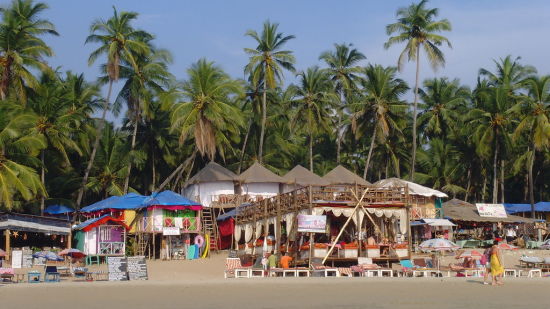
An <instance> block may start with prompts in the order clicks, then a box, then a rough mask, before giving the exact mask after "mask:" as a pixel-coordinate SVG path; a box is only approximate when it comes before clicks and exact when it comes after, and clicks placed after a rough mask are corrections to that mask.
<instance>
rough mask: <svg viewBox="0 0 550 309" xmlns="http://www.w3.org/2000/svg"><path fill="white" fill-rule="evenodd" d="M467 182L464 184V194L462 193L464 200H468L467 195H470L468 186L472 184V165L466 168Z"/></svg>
mask: <svg viewBox="0 0 550 309" xmlns="http://www.w3.org/2000/svg"><path fill="white" fill-rule="evenodd" d="M467 178H468V184H467V185H466V194H465V195H464V202H466V203H467V202H468V197H469V196H470V187H471V184H472V167H470V168H469V169H468V176H467Z"/></svg>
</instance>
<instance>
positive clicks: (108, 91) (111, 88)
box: [76, 79, 113, 209]
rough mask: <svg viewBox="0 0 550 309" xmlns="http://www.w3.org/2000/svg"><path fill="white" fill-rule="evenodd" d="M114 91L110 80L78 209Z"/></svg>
mask: <svg viewBox="0 0 550 309" xmlns="http://www.w3.org/2000/svg"><path fill="white" fill-rule="evenodd" d="M112 90H113V80H112V79H111V80H109V89H108V90H107V98H106V99H105V101H104V102H103V113H102V114H101V121H100V122H99V124H98V125H97V130H96V137H95V141H94V147H93V148H92V153H91V154H90V160H89V161H88V166H87V167H86V171H85V172H84V178H82V183H81V184H80V190H79V191H78V197H77V198H76V208H77V209H79V208H80V204H81V203H82V197H83V196H84V188H85V187H86V184H87V183H88V177H89V176H90V171H91V170H92V166H93V165H94V160H95V155H96V153H97V148H99V141H100V140H101V134H102V133H103V128H104V127H105V118H106V117H107V110H109V100H110V99H111V91H112Z"/></svg>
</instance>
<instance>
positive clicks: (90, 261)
mask: <svg viewBox="0 0 550 309" xmlns="http://www.w3.org/2000/svg"><path fill="white" fill-rule="evenodd" d="M100 263H101V259H100V257H99V255H88V256H86V266H88V265H94V264H97V265H99V264H100Z"/></svg>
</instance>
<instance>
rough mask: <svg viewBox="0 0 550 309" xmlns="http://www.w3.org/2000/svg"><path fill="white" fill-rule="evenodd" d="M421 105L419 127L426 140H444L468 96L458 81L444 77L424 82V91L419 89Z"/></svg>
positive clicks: (453, 125) (466, 89) (467, 92)
mask: <svg viewBox="0 0 550 309" xmlns="http://www.w3.org/2000/svg"><path fill="white" fill-rule="evenodd" d="M419 92H420V98H421V99H422V102H424V103H423V104H421V105H420V109H421V110H422V112H421V113H420V114H419V116H418V122H419V127H420V128H421V132H423V133H424V134H425V135H426V136H427V137H428V138H436V137H439V138H446V137H447V134H448V133H449V130H451V129H452V128H455V123H456V122H457V121H458V118H459V114H458V113H459V112H458V111H459V110H460V109H461V107H464V106H465V105H466V103H467V101H468V98H469V96H470V91H469V90H468V88H467V87H465V86H460V82H459V80H458V79H454V80H451V81H450V80H449V79H447V78H446V77H443V78H434V79H428V80H425V81H424V89H419Z"/></svg>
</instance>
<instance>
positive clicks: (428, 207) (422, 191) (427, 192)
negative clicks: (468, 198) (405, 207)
mask: <svg viewBox="0 0 550 309" xmlns="http://www.w3.org/2000/svg"><path fill="white" fill-rule="evenodd" d="M373 185H374V186H375V187H378V188H391V187H405V186H406V187H408V188H409V190H408V191H409V194H410V200H411V207H412V209H411V219H412V220H420V219H424V218H427V219H434V218H441V207H442V206H441V204H442V199H443V198H447V197H448V196H447V194H445V193H443V192H441V191H438V190H434V189H431V188H428V187H425V186H422V185H419V184H417V183H414V182H410V181H406V180H403V179H399V178H387V179H382V180H379V181H377V182H375V183H374V184H373Z"/></svg>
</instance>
